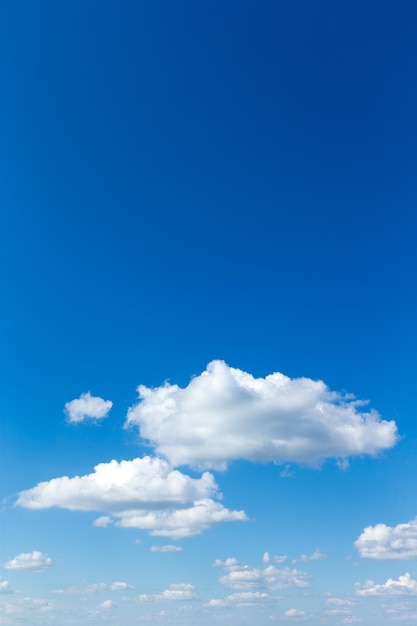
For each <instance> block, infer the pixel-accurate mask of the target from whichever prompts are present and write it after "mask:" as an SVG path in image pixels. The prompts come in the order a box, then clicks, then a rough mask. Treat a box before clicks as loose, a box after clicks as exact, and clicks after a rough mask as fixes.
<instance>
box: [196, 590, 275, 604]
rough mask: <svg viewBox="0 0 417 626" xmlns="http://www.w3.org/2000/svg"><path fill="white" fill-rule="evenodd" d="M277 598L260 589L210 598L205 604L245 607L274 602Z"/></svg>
mask: <svg viewBox="0 0 417 626" xmlns="http://www.w3.org/2000/svg"><path fill="white" fill-rule="evenodd" d="M278 599H279V598H274V597H272V596H270V595H269V594H267V593H261V592H260V591H241V592H240V593H233V594H232V595H230V596H227V597H226V598H222V599H213V600H210V602H208V603H207V604H206V605H205V606H207V607H209V608H218V607H225V606H237V607H246V606H254V605H258V604H265V603H266V602H275V601H277V600H278Z"/></svg>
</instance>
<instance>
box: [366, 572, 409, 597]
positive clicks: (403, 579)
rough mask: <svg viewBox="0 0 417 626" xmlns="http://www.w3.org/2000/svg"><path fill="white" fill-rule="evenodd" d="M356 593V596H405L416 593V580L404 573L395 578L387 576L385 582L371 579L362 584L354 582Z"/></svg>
mask: <svg viewBox="0 0 417 626" xmlns="http://www.w3.org/2000/svg"><path fill="white" fill-rule="evenodd" d="M355 589H356V593H357V595H358V596H404V595H405V596H407V595H412V596H415V595H417V580H414V579H413V578H411V576H410V574H408V572H407V573H405V574H404V575H403V576H399V577H398V579H397V580H394V579H393V578H388V580H387V582H386V583H383V584H381V585H378V584H376V583H374V581H373V580H368V581H367V582H366V583H365V584H364V585H361V584H359V583H356V585H355Z"/></svg>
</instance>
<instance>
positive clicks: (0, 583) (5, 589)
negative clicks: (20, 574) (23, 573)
mask: <svg viewBox="0 0 417 626" xmlns="http://www.w3.org/2000/svg"><path fill="white" fill-rule="evenodd" d="M6 593H13V592H12V590H11V588H10V585H9V581H8V580H0V594H6Z"/></svg>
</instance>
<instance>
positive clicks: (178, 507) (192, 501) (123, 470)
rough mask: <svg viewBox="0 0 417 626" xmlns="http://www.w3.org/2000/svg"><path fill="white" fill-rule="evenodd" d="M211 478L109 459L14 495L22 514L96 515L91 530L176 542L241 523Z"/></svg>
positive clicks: (148, 460)
mask: <svg viewBox="0 0 417 626" xmlns="http://www.w3.org/2000/svg"><path fill="white" fill-rule="evenodd" d="M219 498H221V494H220V493H219V492H218V487H217V483H216V481H215V479H214V476H213V475H212V474H210V473H209V472H204V473H203V474H202V476H201V477H200V478H191V477H190V476H188V475H186V474H183V473H182V472H180V471H178V470H175V469H173V468H172V467H171V466H170V464H169V463H168V462H167V461H165V460H163V459H159V458H157V457H149V456H145V457H143V458H136V459H133V460H132V461H121V462H120V463H119V462H117V461H115V460H113V461H111V462H110V463H100V464H98V465H96V466H95V468H94V472H93V473H92V474H87V475H85V476H75V477H73V478H69V477H68V476H62V477H60V478H54V479H52V480H50V481H46V482H41V483H38V485H36V486H35V487H33V488H32V489H27V490H25V491H21V492H20V493H19V497H18V499H17V502H16V505H17V506H21V507H24V508H27V509H38V510H39V509H47V508H51V507H59V508H63V509H68V510H70V511H100V512H105V513H108V514H110V515H111V516H112V517H110V515H106V516H102V517H99V518H98V520H96V522H95V525H96V526H106V525H108V524H110V523H112V522H113V521H114V522H115V524H116V526H120V527H124V528H139V529H144V530H148V531H149V532H150V534H152V535H160V536H165V537H172V538H174V539H179V538H181V537H186V536H190V535H194V534H199V533H201V532H203V530H206V529H208V528H209V527H210V526H212V525H213V524H215V523H217V522H226V521H244V520H246V519H247V517H246V514H245V513H244V511H229V510H228V509H226V508H225V507H224V506H223V505H222V504H220V503H219V502H217V501H215V499H219Z"/></svg>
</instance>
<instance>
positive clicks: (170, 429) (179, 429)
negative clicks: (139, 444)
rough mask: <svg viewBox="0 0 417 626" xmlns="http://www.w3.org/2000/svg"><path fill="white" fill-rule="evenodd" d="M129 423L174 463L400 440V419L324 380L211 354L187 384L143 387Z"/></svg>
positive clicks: (311, 455) (321, 453)
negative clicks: (261, 369)
mask: <svg viewBox="0 0 417 626" xmlns="http://www.w3.org/2000/svg"><path fill="white" fill-rule="evenodd" d="M138 393H139V398H140V401H139V403H138V404H136V405H134V406H133V407H131V408H130V409H129V411H128V414H127V419H126V425H127V426H129V425H137V426H138V427H139V429H140V434H141V436H142V437H143V438H144V439H147V440H149V441H151V442H152V443H153V444H154V445H155V446H156V449H157V451H158V453H159V454H162V455H163V456H165V457H166V458H168V459H169V460H170V461H171V463H172V464H173V465H174V466H178V465H182V464H189V465H193V466H196V467H201V468H209V467H215V468H224V467H225V466H226V464H227V462H229V461H233V460H235V459H247V460H250V461H261V462H268V461H279V462H285V461H289V462H298V463H307V464H310V465H316V464H319V463H320V462H321V461H323V460H325V459H327V458H337V459H343V458H346V457H349V456H354V455H361V454H371V455H374V454H377V453H378V452H380V451H381V450H384V449H386V448H389V447H391V446H393V445H394V444H395V442H396V440H397V429H396V424H395V422H393V421H390V422H388V421H384V420H381V418H380V416H379V414H378V413H377V412H375V411H363V410H360V408H361V407H363V405H364V404H365V403H363V402H358V401H355V400H353V399H352V398H351V397H349V396H343V395H341V394H339V393H335V392H332V391H330V390H329V389H328V388H327V387H326V385H325V384H324V383H323V382H322V381H314V380H311V379H310V378H296V379H291V378H288V377H287V376H284V375H283V374H280V373H274V374H271V375H269V376H266V378H254V377H253V376H252V375H251V374H248V373H247V372H244V371H242V370H239V369H235V368H232V367H229V366H228V365H227V364H226V363H224V362H223V361H212V362H211V363H209V365H208V366H207V369H206V370H205V371H204V372H203V373H202V374H201V375H200V376H197V377H195V378H193V379H192V380H191V382H190V383H189V385H188V386H187V387H185V388H184V389H183V388H180V387H179V386H178V385H171V384H168V383H165V385H163V386H161V387H156V388H154V389H150V388H148V387H145V386H144V385H140V386H139V387H138Z"/></svg>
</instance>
